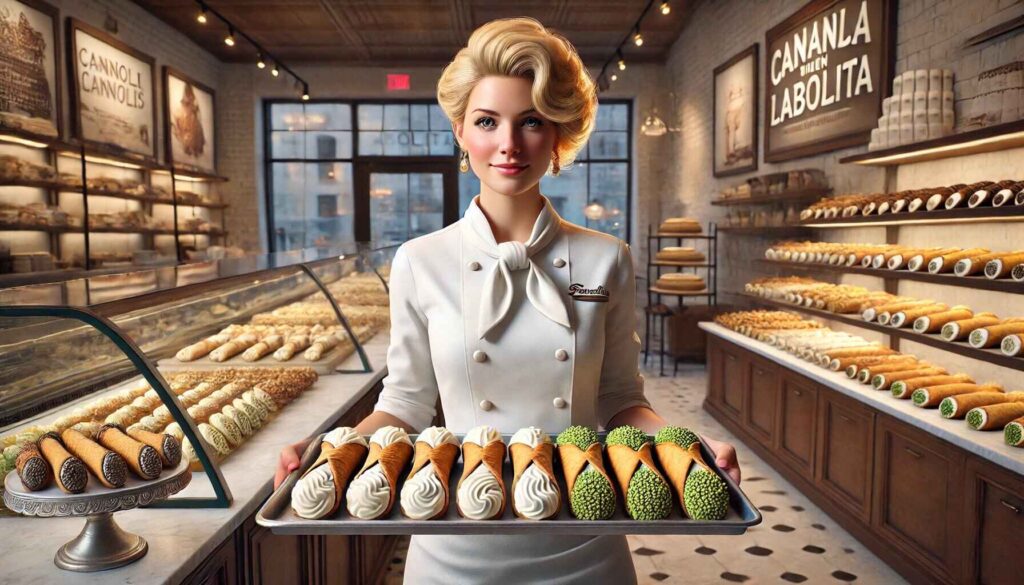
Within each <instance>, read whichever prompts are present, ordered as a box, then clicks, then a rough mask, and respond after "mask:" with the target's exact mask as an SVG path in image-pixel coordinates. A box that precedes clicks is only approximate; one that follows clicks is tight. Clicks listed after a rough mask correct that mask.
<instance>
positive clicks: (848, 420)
mask: <svg viewBox="0 0 1024 585" xmlns="http://www.w3.org/2000/svg"><path fill="white" fill-rule="evenodd" d="M839 418H841V419H843V420H845V421H846V422H848V423H852V422H853V419H852V418H850V417H848V416H846V415H845V414H840V415H839Z"/></svg>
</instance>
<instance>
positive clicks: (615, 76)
mask: <svg viewBox="0 0 1024 585" xmlns="http://www.w3.org/2000/svg"><path fill="white" fill-rule="evenodd" d="M618 80H619V75H618V73H612V81H618Z"/></svg>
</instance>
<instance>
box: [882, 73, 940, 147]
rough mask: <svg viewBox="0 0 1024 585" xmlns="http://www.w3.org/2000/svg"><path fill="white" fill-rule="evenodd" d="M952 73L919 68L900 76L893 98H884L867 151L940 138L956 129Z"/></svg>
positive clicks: (893, 87)
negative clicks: (954, 126)
mask: <svg viewBox="0 0 1024 585" xmlns="http://www.w3.org/2000/svg"><path fill="white" fill-rule="evenodd" d="M953 121H954V116H953V72H952V71H951V70H949V69H917V70H914V71H907V72H905V73H902V74H900V75H897V76H896V77H895V78H894V79H893V82H892V97H888V98H885V99H884V100H882V117H881V118H879V119H878V128H877V129H875V130H872V132H871V143H870V144H869V145H868V150H878V149H880V148H892V147H894V146H900V145H902V144H913V143H915V142H921V141H923V140H930V139H934V138H941V137H943V136H946V135H948V134H952V132H953Z"/></svg>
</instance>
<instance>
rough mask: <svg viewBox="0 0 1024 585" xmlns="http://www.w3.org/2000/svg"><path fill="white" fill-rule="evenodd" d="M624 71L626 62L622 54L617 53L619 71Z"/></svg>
mask: <svg viewBox="0 0 1024 585" xmlns="http://www.w3.org/2000/svg"><path fill="white" fill-rule="evenodd" d="M625 70H626V60H625V59H623V58H622V53H619V71H625Z"/></svg>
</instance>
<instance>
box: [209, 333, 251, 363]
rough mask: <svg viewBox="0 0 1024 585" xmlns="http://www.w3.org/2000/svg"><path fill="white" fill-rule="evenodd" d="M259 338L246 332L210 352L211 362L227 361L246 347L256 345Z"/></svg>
mask: <svg viewBox="0 0 1024 585" xmlns="http://www.w3.org/2000/svg"><path fill="white" fill-rule="evenodd" d="M257 341H259V340H258V338H257V337H256V336H255V335H254V334H252V333H244V334H242V335H239V336H238V337H236V338H234V339H232V340H231V341H229V342H227V343H225V344H224V345H222V346H220V347H218V348H217V349H215V350H213V351H211V352H210V361H211V362H223V361H226V360H228V359H230V358H232V357H234V356H236V355H238V354H239V353H241V352H243V351H245V350H246V349H248V348H250V347H252V346H254V345H256V343H257Z"/></svg>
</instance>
